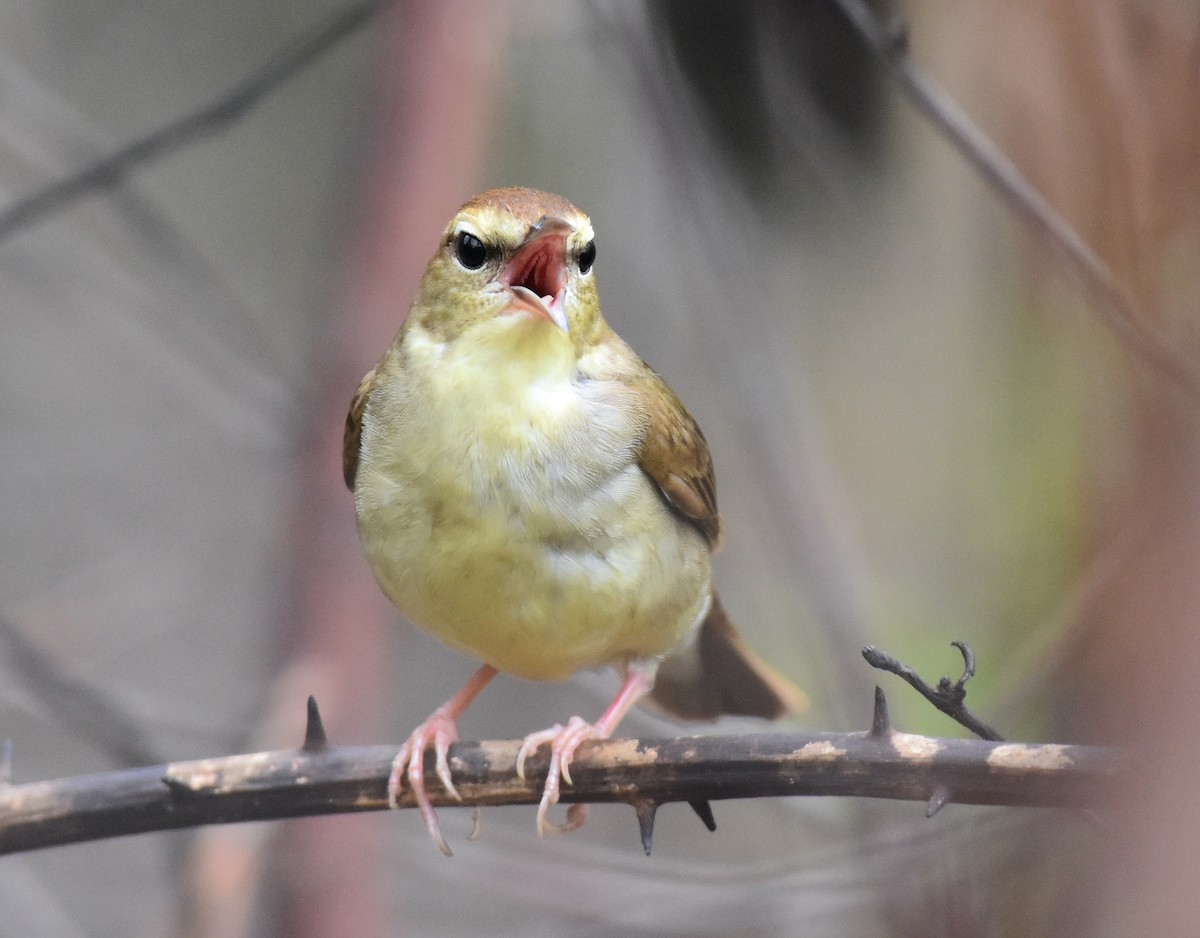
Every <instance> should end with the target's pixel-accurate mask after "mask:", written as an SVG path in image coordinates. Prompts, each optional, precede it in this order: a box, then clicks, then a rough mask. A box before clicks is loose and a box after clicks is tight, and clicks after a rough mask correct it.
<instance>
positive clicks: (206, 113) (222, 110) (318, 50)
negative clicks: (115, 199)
mask: <svg viewBox="0 0 1200 938" xmlns="http://www.w3.org/2000/svg"><path fill="white" fill-rule="evenodd" d="M384 2H385V0H359V2H357V3H352V4H350V5H349V6H347V7H345V8H344V9H341V10H337V11H335V12H334V13H332V14H331V15H330V16H329V17H328V18H327V19H326V20H325V21H324V22H323V23H321V24H320V25H318V26H317V27H316V28H314V29H313V30H312V32H310V33H308V34H307V35H305V36H302V37H300V38H298V39H296V40H294V41H293V42H292V44H291V45H289V46H288V47H287V48H286V49H284V50H283V51H281V52H280V53H279V54H278V55H276V56H275V57H274V58H273V59H271V60H270V61H268V62H267V63H266V64H264V65H263V66H262V67H260V68H259V69H258V70H257V71H256V72H255V73H254V74H252V75H251V76H249V77H248V78H246V79H245V80H243V81H242V82H240V83H239V84H237V85H235V86H234V87H233V88H231V89H230V90H229V91H227V92H226V93H225V94H223V95H221V96H220V97H219V98H217V99H216V100H215V101H213V102H211V103H210V104H207V105H205V106H204V107H201V108H199V109H198V110H196V111H193V112H191V113H190V114H185V115H184V116H183V117H180V118H179V119H177V120H175V121H172V122H171V123H169V124H167V125H166V126H165V127H160V128H158V129H157V130H155V131H153V132H151V133H150V134H147V135H146V136H145V137H142V138H141V139H139V140H134V141H133V142H132V143H129V144H126V145H125V146H124V147H122V148H121V149H120V150H117V151H116V152H115V153H112V154H110V155H108V156H105V157H102V158H101V159H98V160H96V161H95V162H94V163H91V164H89V165H87V166H85V167H83V168H82V169H80V170H79V171H78V172H76V173H73V174H72V175H70V176H67V177H65V178H63V179H60V180H58V181H57V182H52V183H50V184H49V185H48V186H46V187H45V188H42V189H39V190H38V191H37V192H34V193H32V194H31V195H29V196H27V197H25V198H23V199H20V200H19V201H17V202H15V203H14V204H12V205H11V206H9V207H8V208H7V209H5V210H4V211H0V241H2V240H4V239H5V238H7V237H9V236H10V235H13V234H16V233H17V232H18V231H21V230H22V229H24V228H26V227H27V226H29V225H32V224H35V223H36V222H38V221H40V220H41V219H43V218H45V217H47V216H49V215H52V214H53V213H54V212H56V211H57V210H59V209H60V208H64V207H66V206H67V205H70V204H71V203H73V202H74V201H76V200H77V199H79V198H81V197H83V196H85V195H89V194H91V193H93V192H97V191H99V190H102V189H110V188H112V187H113V186H117V185H120V184H121V183H122V182H123V181H124V180H125V177H126V176H127V175H129V173H130V172H132V171H133V170H135V169H140V168H141V167H143V166H146V165H148V164H150V163H153V162H155V161H156V160H159V159H162V158H163V157H164V156H167V155H168V154H170V153H173V152H175V151H176V150H180V149H182V148H184V147H186V146H188V145H190V144H191V143H192V142H194V141H195V140H197V139H199V138H201V137H204V136H207V135H209V134H213V133H216V132H218V131H221V130H224V129H225V128H226V127H227V126H229V125H231V124H233V123H235V122H236V121H238V120H240V119H241V118H242V117H244V116H245V115H246V114H247V112H249V111H250V110H251V109H252V108H253V107H254V106H255V105H257V104H258V103H259V102H261V101H262V100H263V99H264V98H266V97H267V96H268V95H270V94H271V92H273V91H275V90H276V89H277V88H278V87H279V86H280V85H282V84H284V82H286V81H288V80H289V79H291V78H294V77H296V76H297V75H299V74H300V73H301V72H303V71H304V70H305V69H306V68H307V67H308V66H310V65H311V64H312V63H313V62H315V61H316V60H317V59H319V58H320V57H321V56H322V55H324V54H325V53H326V52H328V51H329V50H330V49H332V48H334V47H335V46H336V45H337V44H338V43H339V42H340V41H341V40H342V39H345V38H346V37H347V36H351V35H353V34H354V33H355V32H357V31H358V30H359V29H360V28H361V27H362V26H365V25H366V24H367V23H368V22H370V21H371V19H372V18H373V17H374V16H375V14H376V13H378V12H379V11H380V9H381V8H382V7H383V4H384Z"/></svg>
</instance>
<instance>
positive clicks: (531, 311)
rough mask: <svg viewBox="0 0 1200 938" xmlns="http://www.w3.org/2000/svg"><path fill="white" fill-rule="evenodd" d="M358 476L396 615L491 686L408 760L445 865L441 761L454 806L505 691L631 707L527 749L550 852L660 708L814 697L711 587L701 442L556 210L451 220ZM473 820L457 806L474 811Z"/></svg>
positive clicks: (359, 456)
mask: <svg viewBox="0 0 1200 938" xmlns="http://www.w3.org/2000/svg"><path fill="white" fill-rule="evenodd" d="M343 474H344V477H345V482H346V485H347V486H348V487H349V488H350V490H351V491H352V492H353V494H354V507H355V515H356V518H357V525H358V531H359V536H360V540H361V542H362V544H363V547H364V551H365V554H366V558H367V561H368V564H369V565H370V567H371V570H372V571H373V573H374V576H375V578H376V580H377V582H378V583H379V586H380V587H381V588H382V590H383V592H384V593H385V594H386V595H387V597H388V598H389V599H390V600H391V602H392V603H393V604H394V605H395V606H396V607H398V608H399V610H400V611H401V612H402V613H403V614H404V615H405V616H406V617H407V618H408V619H410V620H411V621H412V622H413V623H415V624H416V625H417V626H418V627H420V628H423V629H425V630H427V631H428V632H430V633H432V634H433V635H434V636H436V637H437V638H438V639H440V640H441V641H442V642H443V643H444V644H446V645H448V646H449V647H451V648H454V649H457V650H459V651H462V652H465V653H466V654H468V655H471V656H473V657H474V658H476V659H478V660H479V661H480V662H481V665H480V667H479V669H478V670H477V671H476V672H475V673H474V675H473V676H472V677H471V678H470V680H469V681H468V682H467V683H466V685H465V686H464V687H463V688H462V689H461V690H459V691H458V693H456V694H455V695H454V696H452V697H450V699H449V700H447V701H446V702H445V703H444V704H442V705H441V706H440V707H438V708H437V709H436V710H434V711H433V713H432V714H431V715H430V716H429V717H428V719H426V720H425V721H424V722H423V723H421V724H420V725H419V726H418V727H417V728H416V729H415V730H414V731H413V732H412V734H411V735H410V736H409V738H408V739H407V741H406V742H405V743H404V744H403V746H402V747H401V749H400V751H399V753H398V754H397V756H396V759H395V761H394V762H393V765H392V771H391V775H390V777H389V780H388V801H389V803H390V805H391V806H393V807H395V806H396V803H397V799H398V797H399V795H400V793H401V792H402V791H403V788H404V785H405V784H408V785H409V786H411V789H412V792H413V795H414V799H415V801H416V802H417V806H418V808H419V810H420V813H421V816H422V818H423V820H424V824H425V827H426V829H427V831H428V833H429V836H430V837H431V839H432V840H433V842H434V844H435V845H436V846H437V847H438V848H439V849H440V850H441V851H442V852H443V853H444V854H446V855H447V856H449V855H450V854H451V850H450V848H449V846H448V845H447V843H446V840H445V838H444V837H443V835H442V833H441V829H440V826H439V823H438V818H437V814H436V813H435V811H434V809H433V807H432V805H431V803H430V799H429V796H428V792H427V789H426V778H425V771H424V760H425V755H426V753H427V752H428V751H429V750H430V749H432V750H433V752H434V755H435V760H434V762H435V766H436V775H437V777H438V779H439V780H440V782H441V784H442V786H443V787H444V789H445V790H446V791H447V792H448V793H450V794H451V795H452V796H454V797H458V792H457V790H456V789H455V787H454V784H453V778H452V776H451V772H450V769H449V763H448V751H449V747H450V745H451V744H453V743H454V742H456V741H457V740H458V738H459V736H458V720H459V718H460V717H461V716H462V714H463V712H464V711H465V710H466V709H467V707H468V706H469V705H470V703H471V702H472V701H473V700H474V699H475V697H476V696H477V695H478V694H479V693H480V692H481V691H482V690H483V688H484V687H485V686H486V685H487V684H488V683H489V682H490V681H491V680H492V679H493V678H494V677H495V676H496V675H497V674H498V673H500V672H504V673H506V674H510V675H515V676H517V677H520V678H525V679H529V680H534V681H562V680H565V679H566V678H568V677H570V676H571V675H573V674H575V673H577V672H579V671H583V670H588V669H597V668H604V667H614V668H616V669H617V670H619V671H620V673H621V675H622V684H621V687H620V690H619V691H618V692H617V694H616V696H615V697H614V698H613V700H612V702H611V704H610V705H609V706H608V708H607V709H606V710H605V711H604V712H603V713H602V714H601V716H600V717H599V718H598V719H597V720H595V721H594V722H589V721H586V720H584V719H583V718H582V717H580V716H573V717H571V718H570V719H569V720H568V721H567V722H566V723H565V724H556V725H554V726H552V727H550V728H548V729H545V730H541V731H538V732H534V733H530V734H529V735H527V736H525V737H524V739H523V741H522V744H521V747H520V749H519V752H518V755H517V761H516V769H517V772H518V774H519V775H520V776H521V777H522V778H524V767H525V761H526V759H527V758H528V757H529V756H530V755H532V754H533V753H534V752H536V751H537V749H538V748H539V747H541V746H542V745H545V744H549V746H550V763H549V770H548V773H547V777H546V781H545V784H544V788H543V794H542V798H541V801H540V803H539V806H538V813H537V825H536V826H537V831H538V834H539V835H544V833H545V832H546V830H547V829H557V830H570V829H574V828H576V827H578V826H580V825H581V824H582V823H583V819H584V817H585V816H586V810H587V809H586V806H585V805H572V806H571V809H570V810H569V811H568V814H567V820H566V823H565V824H563V825H561V826H559V825H554V824H551V823H550V822H549V821H548V820H547V811H548V809H549V808H550V807H551V806H552V805H554V804H556V803H557V802H558V800H559V796H560V792H561V786H562V784H571V775H570V767H571V762H572V759H573V757H574V754H575V751H576V749H577V747H578V746H579V745H580V744H581V743H582V742H583V741H585V740H588V739H603V738H607V737H610V736H611V735H612V733H613V731H614V730H615V729H616V727H617V724H618V723H619V722H620V721H621V719H622V718H623V717H624V716H625V714H626V713H627V712H628V711H629V709H630V708H631V707H632V706H633V705H634V704H635V703H637V702H638V701H639V700H642V699H643V698H645V697H646V696H647V695H649V696H650V699H651V700H652V701H653V702H654V703H656V704H657V705H658V706H659V707H661V708H662V709H665V710H666V711H668V712H669V713H671V714H673V715H675V716H677V717H680V718H682V719H715V718H716V717H717V716H719V715H721V714H736V715H747V716H756V717H764V718H768V719H774V718H777V717H779V716H782V715H784V714H786V713H789V712H794V711H797V710H799V709H801V708H802V707H803V706H804V704H805V698H804V695H803V693H802V692H801V691H800V690H799V689H798V688H797V687H796V686H795V685H793V684H792V683H791V682H790V681H789V680H787V679H786V678H784V677H783V676H782V675H781V674H780V673H779V672H778V671H776V670H775V669H774V668H772V667H771V666H769V665H768V664H766V663H765V662H764V661H763V660H762V659H760V658H759V657H758V656H757V655H756V654H755V653H754V652H753V651H751V650H750V648H749V647H748V646H747V645H746V643H745V642H744V641H743V640H742V638H741V637H740V636H739V634H738V632H737V631H736V629H735V628H734V626H733V624H732V623H731V622H730V620H729V618H728V616H727V615H726V614H725V611H724V609H723V607H722V605H721V603H720V601H719V599H718V598H717V595H716V593H715V592H714V590H713V585H712V564H711V556H712V553H713V551H714V550H716V549H717V547H718V546H719V544H720V541H721V518H720V515H719V513H718V510H717V496H716V484H715V479H714V473H713V462H712V457H711V454H710V452H709V448H708V444H707V442H706V441H705V438H704V434H703V433H702V432H701V430H700V427H699V426H698V425H697V424H696V421H695V420H694V419H693V418H692V416H691V415H690V414H689V413H688V411H687V409H686V408H685V407H684V405H683V404H682V403H681V401H680V400H679V398H678V397H677V396H676V395H675V393H674V392H673V391H672V390H671V389H670V387H668V386H667V384H666V382H665V381H664V380H663V379H662V378H661V377H660V376H659V375H658V374H657V373H656V372H655V371H654V370H653V369H651V368H650V366H649V365H647V364H646V363H645V362H644V361H643V360H642V359H641V358H639V357H638V355H637V354H636V353H635V352H634V351H633V350H632V349H631V348H630V347H629V345H627V344H626V343H625V342H624V341H623V340H622V339H621V338H620V337H619V336H618V335H617V334H616V333H615V332H614V331H613V330H612V328H611V327H610V326H609V325H608V323H607V322H606V321H605V319H604V317H603V315H602V314H601V311H600V300H599V295H598V293H597V289H596V241H595V234H594V231H593V227H592V222H591V220H590V219H589V218H588V216H587V215H585V214H584V213H583V212H581V211H580V210H579V209H577V208H576V207H575V206H574V205H572V204H571V203H570V202H569V201H567V200H566V199H564V198H562V197H561V196H557V195H553V194H551V193H548V192H543V191H540V190H537V189H531V188H524V187H508V188H498V189H491V190H489V191H486V192H484V193H482V194H480V195H478V196H476V197H475V198H473V199H471V200H470V201H469V202H467V203H466V204H465V205H463V206H462V208H461V209H460V210H459V211H458V212H457V213H456V214H455V215H454V217H453V218H452V219H451V221H450V223H449V225H448V226H447V227H446V229H445V231H444V232H443V233H442V237H441V241H440V242H439V243H438V247H437V251H436V253H435V254H434V255H433V257H432V259H431V260H430V261H429V264H428V266H427V267H426V269H425V273H424V276H423V278H422V280H421V282H420V286H419V288H418V290H417V295H416V298H415V300H414V301H413V303H412V306H411V308H410V310H409V312H408V315H407V316H406V317H405V319H404V321H403V324H402V325H401V327H400V329H399V332H398V333H397V335H396V337H395V339H394V340H393V341H392V343H391V345H390V346H389V347H388V348H387V350H386V351H385V352H384V354H383V357H382V358H381V359H380V360H379V362H378V363H377V364H376V365H375V367H374V368H372V369H371V370H370V371H368V372H367V374H366V376H365V377H364V378H363V379H362V382H361V383H360V384H359V386H358V389H357V391H356V392H355V394H354V397H353V400H352V403H351V407H350V412H349V415H348V416H347V419H346V426H345V433H344V438H343ZM460 800H461V799H460Z"/></svg>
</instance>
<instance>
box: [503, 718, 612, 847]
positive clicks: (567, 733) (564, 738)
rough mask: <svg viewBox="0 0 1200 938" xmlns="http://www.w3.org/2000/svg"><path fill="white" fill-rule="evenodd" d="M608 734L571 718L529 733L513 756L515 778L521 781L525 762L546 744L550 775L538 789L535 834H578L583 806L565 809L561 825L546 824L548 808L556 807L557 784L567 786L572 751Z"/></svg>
mask: <svg viewBox="0 0 1200 938" xmlns="http://www.w3.org/2000/svg"><path fill="white" fill-rule="evenodd" d="M609 735H610V734H609V732H608V731H607V730H605V729H604V728H603V727H600V726H596V725H594V724H592V723H588V722H587V721H585V720H584V719H583V718H582V717H571V719H570V720H569V721H568V722H567V725H566V726H562V725H561V724H555V725H554V726H552V727H550V728H549V729H548V730H542V731H540V732H537V733H530V734H529V735H528V736H526V737H525V739H524V741H523V742H522V743H521V748H520V750H519V751H518V752H517V775H519V776H520V777H521V778H522V779H524V778H525V759H526V758H527V757H528V756H530V755H532V754H533V753H534V752H536V751H537V750H538V747H540V746H541V745H542V744H543V743H549V744H550V771H549V772H547V773H546V787H545V788H544V789H542V801H541V804H539V805H538V812H537V831H538V836H539V837H544V836H545V834H546V829H547V828H549V829H550V830H551V831H554V832H556V833H565V832H567V831H573V830H578V829H579V828H580V827H582V826H583V822H584V821H585V820H586V819H587V809H588V806H587V805H586V804H573V805H571V807H570V808H568V809H567V822H566V823H565V824H552V823H550V822H549V821H547V820H546V812H547V811H549V810H550V806H551V805H553V804H557V803H558V794H559V780H560V779H561V780H562V781H563V782H566V783H567V784H568V785H570V784H572V783H571V760H572V759H573V758H574V756H575V750H576V749H578V748H579V744H580V743H582V742H583V741H584V740H585V739H608V737H609Z"/></svg>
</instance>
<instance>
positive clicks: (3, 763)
mask: <svg viewBox="0 0 1200 938" xmlns="http://www.w3.org/2000/svg"><path fill="white" fill-rule="evenodd" d="M12 750H13V742H12V740H11V739H6V740H5V741H4V748H3V749H0V788H4V787H5V786H6V785H11V784H12V780H13V771H12Z"/></svg>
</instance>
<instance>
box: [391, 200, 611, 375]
mask: <svg viewBox="0 0 1200 938" xmlns="http://www.w3.org/2000/svg"><path fill="white" fill-rule="evenodd" d="M595 261H596V244H595V240H594V235H593V232H592V223H591V220H590V219H589V218H588V217H587V216H586V215H585V214H583V212H581V211H579V209H577V208H576V207H575V206H574V205H572V204H571V203H570V202H568V201H567V200H566V199H564V198H561V197H560V196H557V195H552V194H550V193H548V192H541V191H539V190H537V189H524V188H507V189H491V190H489V191H487V192H484V193H483V194H482V195H478V196H476V197H475V198H474V199H472V200H471V201H470V202H468V203H467V204H466V205H464V206H463V207H462V208H461V209H460V210H459V211H458V214H456V215H455V216H454V218H453V219H452V220H451V222H450V224H449V225H448V226H447V228H446V231H445V233H444V234H443V236H442V242H441V245H440V247H439V248H438V252H437V254H435V255H434V256H433V259H432V260H431V261H430V262H429V266H428V267H427V268H426V270H425V277H424V279H423V280H422V281H421V289H420V293H419V294H418V297H417V302H416V304H415V305H414V307H413V311H412V315H413V316H415V317H418V319H419V320H420V323H421V325H422V326H423V327H424V328H425V329H426V330H427V331H428V332H430V333H431V334H433V335H435V336H437V337H438V338H439V339H441V340H443V341H449V340H453V339H455V338H456V337H457V336H459V335H462V334H464V333H466V332H468V331H469V330H472V329H474V328H475V327H477V326H488V327H489V331H490V328H501V329H505V330H508V331H515V332H518V333H524V331H525V330H534V331H535V332H536V331H537V330H553V332H552V333H542V334H543V335H544V336H546V337H548V336H550V335H554V336H555V338H554V339H553V340H552V341H553V342H554V343H555V344H557V345H560V346H561V345H562V339H563V338H566V339H569V341H570V344H571V345H572V346H573V347H574V349H575V351H576V354H577V355H578V354H580V353H581V351H582V350H583V349H584V348H586V347H587V346H588V345H589V344H590V343H592V342H593V341H595V339H596V337H597V336H598V335H599V333H600V332H601V330H602V329H603V328H604V326H603V320H602V319H601V316H600V302H599V299H598V298H597V294H596V280H595V274H594V271H593V267H594V265H595Z"/></svg>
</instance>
